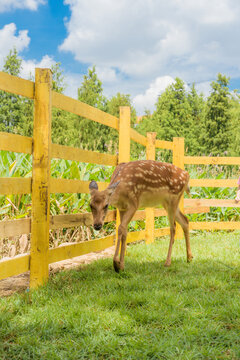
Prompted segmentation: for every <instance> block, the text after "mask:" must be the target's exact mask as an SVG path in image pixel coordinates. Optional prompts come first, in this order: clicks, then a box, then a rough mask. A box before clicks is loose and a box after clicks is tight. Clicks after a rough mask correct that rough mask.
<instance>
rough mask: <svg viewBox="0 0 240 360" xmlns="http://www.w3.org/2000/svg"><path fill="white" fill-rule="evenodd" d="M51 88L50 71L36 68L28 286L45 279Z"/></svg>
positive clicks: (48, 210) (37, 283) (39, 283)
mask: <svg viewBox="0 0 240 360" xmlns="http://www.w3.org/2000/svg"><path fill="white" fill-rule="evenodd" d="M51 87H52V73H51V70H49V69H36V71H35V99H34V127H33V139H34V147H33V181H32V224H31V230H32V236H31V261H30V287H31V288H35V287H37V286H39V285H42V284H43V283H44V282H46V281H47V279H48V251H49V216H50V214H49V213H50V191H49V180H50V160H51V154H50V148H51V109H52V103H51V94H52V91H51Z"/></svg>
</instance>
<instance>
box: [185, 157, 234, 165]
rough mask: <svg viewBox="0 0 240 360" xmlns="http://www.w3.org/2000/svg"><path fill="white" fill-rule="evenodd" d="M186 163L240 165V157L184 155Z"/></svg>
mask: <svg viewBox="0 0 240 360" xmlns="http://www.w3.org/2000/svg"><path fill="white" fill-rule="evenodd" d="M184 164H187V165H189V164H192V165H199V164H201V165H240V157H220V156H216V157H210V156H184Z"/></svg>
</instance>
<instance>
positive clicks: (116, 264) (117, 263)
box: [113, 260, 124, 273]
mask: <svg viewBox="0 0 240 360" xmlns="http://www.w3.org/2000/svg"><path fill="white" fill-rule="evenodd" d="M113 267H114V270H115V271H116V272H117V273H119V272H120V271H123V270H124V266H123V265H122V264H121V263H120V261H119V260H113Z"/></svg>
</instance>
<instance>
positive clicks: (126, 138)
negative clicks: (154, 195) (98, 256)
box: [116, 106, 131, 244]
mask: <svg viewBox="0 0 240 360" xmlns="http://www.w3.org/2000/svg"><path fill="white" fill-rule="evenodd" d="M119 110H120V112H119V114H120V115H119V143H118V164H120V163H122V162H128V161H130V125H131V109H130V106H120V108H119ZM119 225H120V215H119V211H118V210H117V218H116V240H117V238H118V227H119ZM116 244H117V241H116Z"/></svg>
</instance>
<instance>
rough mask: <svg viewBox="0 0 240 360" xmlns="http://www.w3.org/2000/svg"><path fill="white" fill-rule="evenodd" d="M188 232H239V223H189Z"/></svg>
mask: <svg viewBox="0 0 240 360" xmlns="http://www.w3.org/2000/svg"><path fill="white" fill-rule="evenodd" d="M189 228H190V230H239V229H240V222H239V221H214V222H207V221H199V222H190V223H189Z"/></svg>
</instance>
